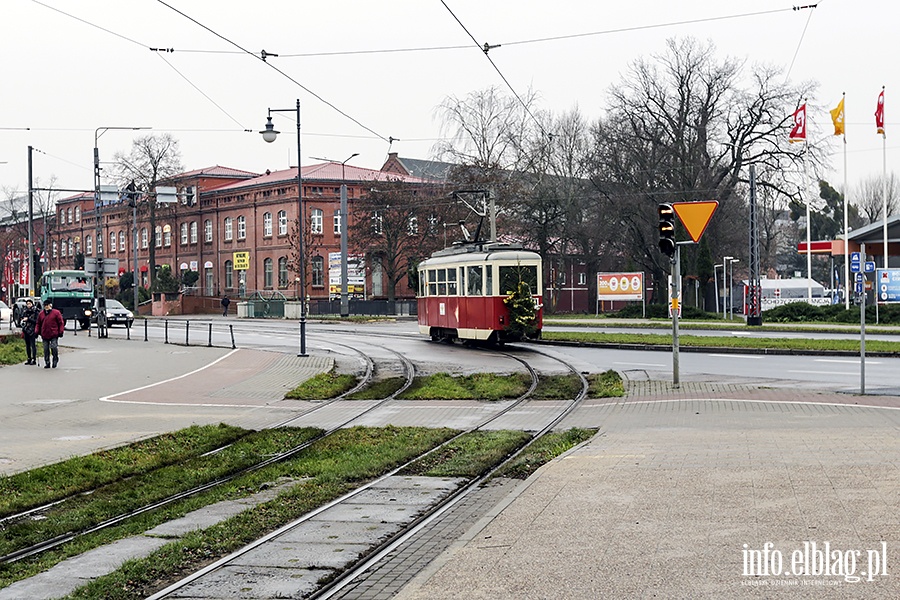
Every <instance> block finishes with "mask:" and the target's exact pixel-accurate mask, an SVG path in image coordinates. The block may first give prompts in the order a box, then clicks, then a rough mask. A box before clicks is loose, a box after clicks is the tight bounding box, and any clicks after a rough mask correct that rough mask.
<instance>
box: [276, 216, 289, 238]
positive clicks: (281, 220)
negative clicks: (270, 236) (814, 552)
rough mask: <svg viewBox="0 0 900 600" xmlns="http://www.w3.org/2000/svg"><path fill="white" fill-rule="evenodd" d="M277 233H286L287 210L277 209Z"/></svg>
mask: <svg viewBox="0 0 900 600" xmlns="http://www.w3.org/2000/svg"><path fill="white" fill-rule="evenodd" d="M278 235H287V211H286V210H279V211H278Z"/></svg>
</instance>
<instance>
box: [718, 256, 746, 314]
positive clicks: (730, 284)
mask: <svg viewBox="0 0 900 600" xmlns="http://www.w3.org/2000/svg"><path fill="white" fill-rule="evenodd" d="M736 262H741V261H740V259H737V258H732V259H731V260H729V261H728V267H729V270H728V296H729V302H728V320H729V321H731V320H733V319H734V306H732V305H733V304H734V287H733V284H734V263H736ZM722 276H723V277H724V276H725V274H724V273H722Z"/></svg>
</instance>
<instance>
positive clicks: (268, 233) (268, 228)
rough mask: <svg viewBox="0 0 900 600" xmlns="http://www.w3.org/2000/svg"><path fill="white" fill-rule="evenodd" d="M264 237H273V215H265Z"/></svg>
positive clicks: (268, 213)
mask: <svg viewBox="0 0 900 600" xmlns="http://www.w3.org/2000/svg"><path fill="white" fill-rule="evenodd" d="M263 236H265V237H272V213H270V212H267V213H264V214H263Z"/></svg>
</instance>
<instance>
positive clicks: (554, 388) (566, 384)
mask: <svg viewBox="0 0 900 600" xmlns="http://www.w3.org/2000/svg"><path fill="white" fill-rule="evenodd" d="M580 392H581V379H580V378H579V377H578V376H576V375H571V374H570V375H549V376H546V377H544V376H542V377H541V378H540V379H539V380H538V384H537V387H536V388H535V390H534V399H535V400H571V399H572V398H574V397H575V396H577V395H578V394H579V393H580Z"/></svg>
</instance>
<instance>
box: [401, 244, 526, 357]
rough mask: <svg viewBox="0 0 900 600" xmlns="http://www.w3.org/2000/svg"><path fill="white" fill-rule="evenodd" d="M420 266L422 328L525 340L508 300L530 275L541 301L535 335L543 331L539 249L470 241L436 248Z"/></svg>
mask: <svg viewBox="0 0 900 600" xmlns="http://www.w3.org/2000/svg"><path fill="white" fill-rule="evenodd" d="M418 270H419V290H418V318H419V332H420V333H423V334H425V335H429V336H431V339H433V340H446V341H453V340H456V339H460V340H466V341H470V340H471V341H481V342H486V343H494V344H502V343H504V342H513V341H519V339H521V336H520V335H518V334H514V333H511V332H510V330H509V329H510V327H509V325H510V314H509V309H508V308H507V306H506V305H505V304H504V302H503V301H504V299H506V298H507V297H508V296H509V295H510V293H512V291H513V290H515V289H517V287H518V285H519V283H520V282H523V281H524V282H525V283H527V284H528V286H529V289H530V290H531V293H532V296H533V297H534V303H535V321H534V325H535V329H536V331H535V333H534V334H533V335H532V337H540V334H541V327H542V317H543V304H542V302H541V295H542V294H543V285H542V282H541V273H542V270H541V257H540V255H539V254H537V253H536V252H531V251H529V250H525V249H523V248H522V247H521V246H518V245H513V244H501V243H488V242H484V243H475V244H465V245H461V246H456V247H453V248H448V249H445V250H441V251H439V252H435V253H434V254H433V255H432V256H431V258H429V259H427V260H424V261H422V263H420V264H419V269H418Z"/></svg>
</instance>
